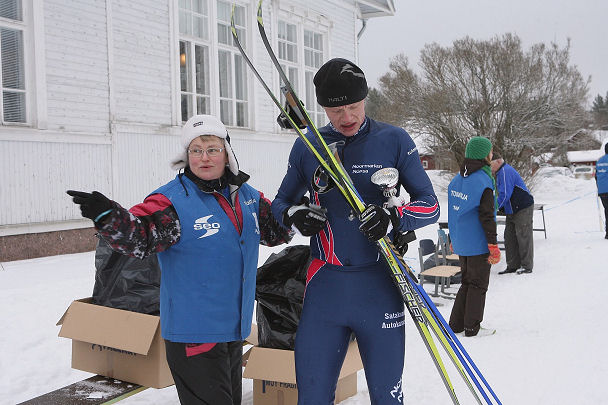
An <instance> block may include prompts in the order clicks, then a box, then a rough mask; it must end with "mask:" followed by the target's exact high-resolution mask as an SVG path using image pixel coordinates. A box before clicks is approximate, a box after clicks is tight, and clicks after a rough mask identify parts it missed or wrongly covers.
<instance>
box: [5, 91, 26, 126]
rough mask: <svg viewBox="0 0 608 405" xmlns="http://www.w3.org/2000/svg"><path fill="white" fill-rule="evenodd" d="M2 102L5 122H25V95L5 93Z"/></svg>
mask: <svg viewBox="0 0 608 405" xmlns="http://www.w3.org/2000/svg"><path fill="white" fill-rule="evenodd" d="M2 100H3V103H4V121H5V122H25V93H13V92H9V91H5V92H4V94H3V97H2Z"/></svg>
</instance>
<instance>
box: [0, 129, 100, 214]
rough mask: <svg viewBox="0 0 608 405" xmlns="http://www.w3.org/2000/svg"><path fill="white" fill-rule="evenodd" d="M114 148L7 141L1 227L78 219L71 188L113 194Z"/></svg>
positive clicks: (1, 157)
mask: <svg viewBox="0 0 608 405" xmlns="http://www.w3.org/2000/svg"><path fill="white" fill-rule="evenodd" d="M110 154H111V148H110V145H109V144H105V145H104V144H100V145H96V144H80V143H53V142H48V143H47V142H17V141H3V142H2V148H1V149H0V196H1V197H0V198H1V199H2V209H0V224H1V225H15V224H31V223H41V222H52V221H65V220H69V219H74V218H77V217H78V216H79V215H80V212H79V210H78V209H77V208H76V207H75V205H74V204H73V203H72V202H71V200H70V197H69V196H68V195H67V194H66V193H65V191H66V190H68V189H75V190H99V191H101V192H104V193H109V192H110V191H111V181H110V179H111V176H110V174H111V172H110V170H111V156H110Z"/></svg>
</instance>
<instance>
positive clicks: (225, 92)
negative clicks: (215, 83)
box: [218, 51, 232, 97]
mask: <svg viewBox="0 0 608 405" xmlns="http://www.w3.org/2000/svg"><path fill="white" fill-rule="evenodd" d="M218 57H219V70H220V72H219V73H220V97H232V86H231V80H230V77H231V76H232V66H231V64H230V52H226V51H219V54H218Z"/></svg>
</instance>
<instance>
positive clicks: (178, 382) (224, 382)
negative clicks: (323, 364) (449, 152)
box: [68, 115, 293, 405]
mask: <svg viewBox="0 0 608 405" xmlns="http://www.w3.org/2000/svg"><path fill="white" fill-rule="evenodd" d="M180 146H181V150H180V152H179V155H178V156H177V157H176V158H175V159H174V160H173V161H172V166H173V168H174V169H176V170H180V172H179V174H178V175H177V176H176V177H175V179H173V180H171V181H170V182H169V183H167V184H165V185H164V186H162V187H160V188H158V189H156V190H155V191H153V192H152V193H150V194H149V195H148V197H146V198H145V199H144V201H143V203H141V204H137V205H135V206H134V207H132V208H131V209H130V210H126V209H125V208H123V207H121V206H120V205H119V204H118V203H116V202H114V201H111V200H109V199H108V198H107V197H105V196H104V195H103V194H101V193H99V192H97V191H94V192H92V193H86V192H82V191H73V190H69V191H68V194H69V195H71V196H72V197H73V201H74V203H76V204H79V205H80V210H81V212H82V215H83V216H84V217H86V218H90V219H92V220H93V222H94V224H95V227H96V228H97V230H98V233H99V235H100V236H101V237H102V238H103V239H104V240H105V241H106V242H108V243H109V245H110V246H111V247H112V249H114V250H116V251H117V252H119V253H123V254H127V255H130V256H134V257H139V258H143V257H146V256H148V255H150V254H152V253H158V255H157V256H158V259H159V264H160V267H161V284H160V321H161V333H162V337H163V338H164V340H165V348H166V356H167V362H168V364H169V368H170V369H171V373H172V375H173V379H174V381H175V386H176V388H177V393H178V396H179V400H180V402H181V403H182V404H188V405H203V404H214V405H237V404H240V403H241V396H242V394H241V379H242V352H243V344H242V341H243V340H244V339H245V338H246V337H247V336H248V335H249V333H250V331H251V320H252V314H253V304H254V296H255V286H256V272H257V264H258V253H259V244H263V245H268V246H274V245H278V244H281V243H285V242H288V241H289V240H291V237H292V236H293V232H290V231H288V230H286V229H285V228H284V227H282V226H281V225H280V224H279V223H278V222H277V221H276V220H275V219H274V217H273V216H272V211H271V207H270V201H269V200H267V199H266V198H265V197H264V195H263V194H262V193H261V192H259V191H258V190H256V189H254V188H253V187H251V186H250V185H248V184H247V183H246V182H247V180H248V179H249V176H248V175H247V174H245V173H243V172H242V171H240V170H239V165H238V162H237V160H236V156H235V154H234V153H233V151H232V148H231V146H230V138H229V136H228V132H227V131H226V128H225V127H224V124H223V123H222V122H221V121H220V120H218V119H217V118H216V117H214V116H210V115H196V116H193V117H192V118H190V119H189V120H188V121H187V122H186V123H185V124H184V126H183V127H182V133H181V140H180ZM181 169H184V171H183V172H181Z"/></svg>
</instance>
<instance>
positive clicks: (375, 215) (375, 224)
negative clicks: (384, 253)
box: [359, 204, 399, 242]
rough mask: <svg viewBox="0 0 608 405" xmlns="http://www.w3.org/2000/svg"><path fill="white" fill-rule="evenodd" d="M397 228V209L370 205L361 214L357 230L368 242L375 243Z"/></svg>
mask: <svg viewBox="0 0 608 405" xmlns="http://www.w3.org/2000/svg"><path fill="white" fill-rule="evenodd" d="M398 226H399V213H398V211H397V208H394V207H391V208H382V207H380V206H378V205H374V204H370V205H368V206H367V208H366V209H365V211H363V212H362V213H361V225H359V230H360V231H361V232H363V234H364V235H365V236H366V237H367V239H369V240H370V242H375V241H377V240H379V239H381V238H383V237H384V236H385V235H386V234H387V233H389V232H390V231H391V230H392V229H393V228H397V227H398Z"/></svg>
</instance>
